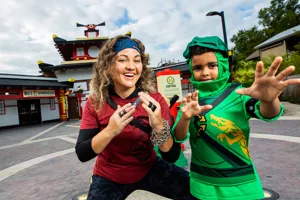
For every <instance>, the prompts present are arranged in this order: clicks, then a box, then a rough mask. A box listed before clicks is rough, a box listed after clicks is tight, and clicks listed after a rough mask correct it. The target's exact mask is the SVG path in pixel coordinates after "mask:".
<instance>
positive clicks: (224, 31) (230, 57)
mask: <svg viewBox="0 0 300 200" xmlns="http://www.w3.org/2000/svg"><path fill="white" fill-rule="evenodd" d="M214 15H219V16H220V17H221V19H222V28H223V37H224V43H225V44H226V45H227V48H228V43H227V33H226V26H225V17H224V11H221V12H217V11H211V12H209V13H207V14H206V16H214ZM228 53H230V54H231V52H228ZM231 64H232V55H229V73H230V77H229V82H231V81H232V77H231Z"/></svg>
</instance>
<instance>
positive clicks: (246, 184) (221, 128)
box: [172, 36, 283, 200]
mask: <svg viewBox="0 0 300 200" xmlns="http://www.w3.org/2000/svg"><path fill="white" fill-rule="evenodd" d="M191 46H200V47H204V48H209V49H211V50H212V52H214V54H215V56H216V58H217V61H218V77H217V79H216V80H214V81H210V82H199V81H197V80H196V79H195V77H194V74H193V70H192V59H191V57H190V47H191ZM183 55H184V57H185V58H186V59H188V62H189V66H190V72H191V73H192V77H191V79H190V81H191V83H192V84H193V86H194V87H195V88H196V89H197V90H198V91H199V104H200V105H205V104H211V105H213V108H212V109H211V110H209V111H207V112H204V113H201V114H200V115H198V116H195V117H193V118H192V119H191V121H190V124H189V134H188V136H187V138H188V137H189V139H190V145H191V150H192V160H191V169H190V170H191V172H190V184H191V194H192V195H193V196H195V197H197V198H199V199H202V200H206V199H211V200H217V199H222V200H223V199H224V200H225V199H226V200H245V199H247V200H248V199H263V198H264V195H263V189H262V185H261V182H260V179H259V176H258V174H257V172H256V169H255V167H254V164H253V161H252V159H251V156H250V154H249V149H248V140H249V133H250V127H249V119H250V118H251V117H256V118H258V119H261V120H264V121H273V120H276V119H277V118H279V117H280V116H281V115H282V113H283V106H282V105H280V106H281V111H280V113H279V115H278V116H276V117H274V118H272V119H266V118H264V117H263V116H262V115H261V114H260V111H259V106H260V102H259V101H257V100H254V99H252V98H251V97H249V96H244V95H239V94H237V93H236V92H235V90H236V89H238V88H241V86H240V85H237V84H236V83H228V79H229V76H230V73H229V70H228V68H229V64H228V58H227V46H226V45H225V44H224V43H223V41H222V40H220V39H219V38H218V37H215V36H213V37H204V38H199V37H195V38H194V39H193V40H192V41H191V42H190V43H189V44H188V45H187V48H186V50H185V51H184V53H183ZM181 115H182V112H181V109H180V110H179V112H178V115H177V119H176V122H175V124H174V126H173V129H172V133H173V134H174V132H175V127H176V125H177V123H178V121H179V119H180V117H181ZM174 136H175V134H174ZM177 142H183V141H178V140H177Z"/></svg>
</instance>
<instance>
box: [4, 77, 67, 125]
mask: <svg viewBox="0 0 300 200" xmlns="http://www.w3.org/2000/svg"><path fill="white" fill-rule="evenodd" d="M68 87H69V86H68V85H66V84H62V83H58V82H57V80H56V79H55V78H47V77H41V76H22V75H11V74H0V128H1V127H7V126H18V125H34V124H41V123H44V122H49V121H60V120H61V121H63V120H64V115H65V120H66V119H67V106H66V105H65V104H66V103H67V102H66V101H65V100H64V99H65V98H66V97H65V96H64V95H63V100H64V101H61V99H62V95H61V94H64V93H65V92H66V90H67V88H68ZM60 101H61V103H60Z"/></svg>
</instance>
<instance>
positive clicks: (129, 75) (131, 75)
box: [123, 74, 135, 78]
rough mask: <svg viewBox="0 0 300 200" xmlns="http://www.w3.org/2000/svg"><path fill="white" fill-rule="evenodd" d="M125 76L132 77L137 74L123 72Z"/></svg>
mask: <svg viewBox="0 0 300 200" xmlns="http://www.w3.org/2000/svg"><path fill="white" fill-rule="evenodd" d="M123 75H124V76H125V77H127V78H132V77H134V76H135V74H123Z"/></svg>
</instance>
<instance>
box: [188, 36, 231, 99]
mask: <svg viewBox="0 0 300 200" xmlns="http://www.w3.org/2000/svg"><path fill="white" fill-rule="evenodd" d="M192 46H200V47H204V48H209V49H211V50H212V51H213V52H214V54H215V55H216V58H217V61H218V77H217V79H216V80H214V81H210V82H199V81H197V80H196V79H195V77H194V72H193V70H192V59H191V56H190V47H192ZM224 55H228V49H227V45H226V44H225V43H224V42H223V41H222V40H221V39H220V38H219V37H217V36H209V37H203V38H200V37H194V38H193V40H192V41H191V42H190V43H188V45H187V47H186V49H185V51H184V52H183V57H185V58H186V59H187V61H188V63H189V69H190V72H191V74H192V76H191V79H190V81H191V83H192V84H193V86H194V87H195V88H196V89H197V90H199V97H207V96H210V95H215V94H217V93H219V92H221V91H222V90H223V89H224V88H225V87H226V85H227V82H228V79H229V77H230V73H229V64H228V57H227V56H224Z"/></svg>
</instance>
